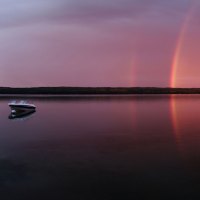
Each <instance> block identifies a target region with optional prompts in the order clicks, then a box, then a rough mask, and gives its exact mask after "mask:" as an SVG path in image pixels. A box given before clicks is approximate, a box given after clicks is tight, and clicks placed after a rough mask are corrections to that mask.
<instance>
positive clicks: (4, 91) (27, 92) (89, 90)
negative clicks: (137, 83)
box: [0, 87, 200, 97]
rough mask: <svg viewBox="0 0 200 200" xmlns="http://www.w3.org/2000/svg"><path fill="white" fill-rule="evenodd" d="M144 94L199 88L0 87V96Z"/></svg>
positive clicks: (198, 90) (197, 90) (199, 90)
mask: <svg viewBox="0 0 200 200" xmlns="http://www.w3.org/2000/svg"><path fill="white" fill-rule="evenodd" d="M143 94H144V95H145V94H153V95H155V94H156V95H159V94H200V88H160V87H31V88H11V87H0V96H13V95H15V96H16V95H17V96H19V95H24V96H33V95H34V96H35V95H37V96H38V95H39V96H41V95H45V96H60V97H61V96H70V95H79V96H84V95H87V96H88V95H90V96H92V95H143Z"/></svg>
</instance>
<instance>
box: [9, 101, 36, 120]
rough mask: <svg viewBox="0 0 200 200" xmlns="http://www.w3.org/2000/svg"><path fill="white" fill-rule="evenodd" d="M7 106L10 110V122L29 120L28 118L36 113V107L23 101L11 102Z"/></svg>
mask: <svg viewBox="0 0 200 200" xmlns="http://www.w3.org/2000/svg"><path fill="white" fill-rule="evenodd" d="M8 105H9V107H10V108H11V114H10V115H9V117H8V118H9V119H12V120H14V119H19V120H22V121H23V120H26V119H28V118H30V116H32V114H33V113H35V112H36V106H35V105H34V104H29V103H27V102H25V101H20V102H16V101H13V102H11V103H9V104H8Z"/></svg>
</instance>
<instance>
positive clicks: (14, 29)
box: [0, 0, 200, 87]
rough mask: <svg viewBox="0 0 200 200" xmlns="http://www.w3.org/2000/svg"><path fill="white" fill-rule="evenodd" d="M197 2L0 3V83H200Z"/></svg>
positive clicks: (60, 0) (48, 0)
mask: <svg viewBox="0 0 200 200" xmlns="http://www.w3.org/2000/svg"><path fill="white" fill-rule="evenodd" d="M199 11H200V2H198V1H195V0H184V1H183V0H169V1H165V0H109V1H105V0H102V1H101V2H94V1H92V0H19V1H14V0H9V1H8V0H1V6H0V14H1V19H0V27H1V31H0V42H1V46H0V70H1V73H0V86H12V87H30V86H90V87H92V86H94V87H97V86H113V87H115V86H116V87H117V86H122V87H131V86H132V87H134V86H141V87H143V86H144V87H145V86H148V87H154V86H156V87H200V79H199V76H200V68H199V66H200V58H199V51H200V39H199V34H200V28H199V19H200V14H199V13H200V12H199Z"/></svg>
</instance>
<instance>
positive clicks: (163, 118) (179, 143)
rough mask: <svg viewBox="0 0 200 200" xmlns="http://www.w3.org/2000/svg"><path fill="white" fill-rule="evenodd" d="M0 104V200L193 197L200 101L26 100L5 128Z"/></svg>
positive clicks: (199, 173) (197, 185)
mask: <svg viewBox="0 0 200 200" xmlns="http://www.w3.org/2000/svg"><path fill="white" fill-rule="evenodd" d="M9 100H10V99H9V98H2V99H1V100H0V113H1V114H0V122H1V132H0V193H1V199H2V200H4V199H20V200H21V199H70V200H71V199H72V200H73V199H81V200H84V199H87V200H90V199H92V200H95V199H97V200H98V199H101V200H107V199H108V200H110V199H116V198H117V197H118V198H119V197H120V198H121V199H140V198H143V197H148V198H150V197H154V198H160V199H164V198H171V197H177V198H183V197H184V198H188V199H191V198H193V197H198V196H200V195H199V189H200V122H199V117H200V106H199V105H200V96H199V95H179V96H178V95H177V96H175V95H174V96H170V95H164V96H163V95H158V96H154V95H148V96H121V97H119V96H102V97H101V96H96V97H95V96H92V97H87V96H84V97H79V96H71V97H65V98H58V97H57V98H50V97H48V98H45V97H42V98H36V97H34V98H30V99H29V101H31V102H33V103H34V104H36V106H37V111H36V113H33V114H32V115H30V116H28V117H27V118H24V119H23V118H22V119H15V120H11V119H9V118H8V116H9V114H10V110H9V108H8V106H7V103H8V101H9Z"/></svg>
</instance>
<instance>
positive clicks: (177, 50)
mask: <svg viewBox="0 0 200 200" xmlns="http://www.w3.org/2000/svg"><path fill="white" fill-rule="evenodd" d="M194 2H195V1H192V3H193V4H192V5H191V6H190V8H189V11H188V12H187V14H186V16H185V19H184V20H183V25H182V27H181V30H180V33H179V36H178V39H177V43H176V47H175V53H174V56H173V61H172V65H171V76H170V77H171V78H170V87H172V88H174V87H177V81H176V79H177V71H178V67H179V63H180V57H181V51H182V48H183V46H184V40H185V37H186V33H187V30H188V28H189V24H190V21H191V18H192V16H193V13H194V10H195V6H194Z"/></svg>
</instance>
